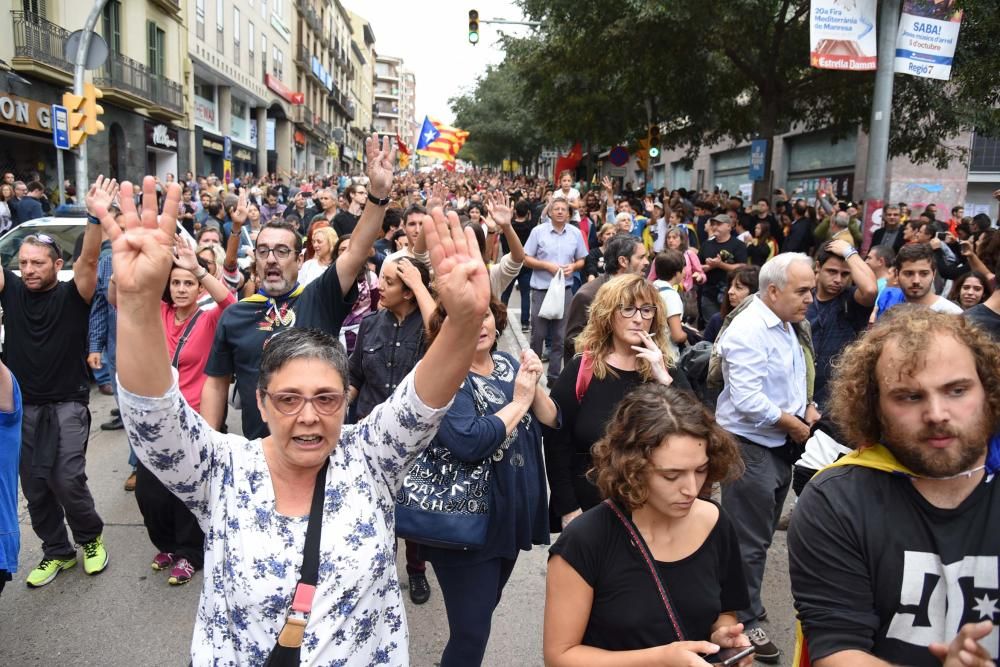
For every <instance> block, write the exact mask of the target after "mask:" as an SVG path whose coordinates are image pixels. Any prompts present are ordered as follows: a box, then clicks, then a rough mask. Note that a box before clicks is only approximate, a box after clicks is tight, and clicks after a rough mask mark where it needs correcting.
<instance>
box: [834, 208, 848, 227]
mask: <svg viewBox="0 0 1000 667" xmlns="http://www.w3.org/2000/svg"><path fill="white" fill-rule="evenodd" d="M830 224H832V225H836V226H837V227H839V228H840V229H847V226H848V225H849V224H851V216H849V215H848V214H847V211H837V213H836V215H834V216H833V217H832V218H830Z"/></svg>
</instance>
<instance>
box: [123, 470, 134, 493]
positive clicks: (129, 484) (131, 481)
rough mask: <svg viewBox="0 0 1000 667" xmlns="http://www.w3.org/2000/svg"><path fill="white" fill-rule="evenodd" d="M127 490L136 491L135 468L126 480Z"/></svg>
mask: <svg viewBox="0 0 1000 667" xmlns="http://www.w3.org/2000/svg"><path fill="white" fill-rule="evenodd" d="M125 490H126V491H135V470H133V471H132V474H131V475H129V476H128V479H126V480H125Z"/></svg>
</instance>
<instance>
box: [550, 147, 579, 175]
mask: <svg viewBox="0 0 1000 667" xmlns="http://www.w3.org/2000/svg"><path fill="white" fill-rule="evenodd" d="M581 160H583V147H582V146H581V145H580V142H579V141H578V142H576V143H575V144H573V148H572V149H570V151H569V153H567V154H566V155H563V156H561V157H560V158H559V159H558V160H556V171H555V175H556V178H559V174H561V173H563V172H564V171H569V172H571V173H573V172H575V171H576V168H577V166H578V165H579V164H580V161H581Z"/></svg>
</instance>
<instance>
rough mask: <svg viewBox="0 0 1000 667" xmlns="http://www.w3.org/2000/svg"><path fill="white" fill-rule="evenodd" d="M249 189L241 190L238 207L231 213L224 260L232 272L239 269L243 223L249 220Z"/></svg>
mask: <svg viewBox="0 0 1000 667" xmlns="http://www.w3.org/2000/svg"><path fill="white" fill-rule="evenodd" d="M247 203H248V202H247V191H246V189H241V190H240V198H239V200H238V201H237V202H236V208H234V209H233V211H232V213H230V214H229V221H230V223H231V226H230V228H229V238H228V239H227V240H226V258H225V259H224V260H223V261H222V268H223V270H224V271H228V272H230V273H232V272H233V271H235V270H236V269H237V264H236V259H237V258H238V257H239V256H240V240H241V239H240V233H241V232H242V230H243V223H245V222H246V221H247V216H248V215H249V212H248V211H247Z"/></svg>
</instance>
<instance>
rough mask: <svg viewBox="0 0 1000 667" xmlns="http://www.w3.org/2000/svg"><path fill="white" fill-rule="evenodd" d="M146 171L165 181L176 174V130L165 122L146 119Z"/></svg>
mask: <svg viewBox="0 0 1000 667" xmlns="http://www.w3.org/2000/svg"><path fill="white" fill-rule="evenodd" d="M145 130H146V173H147V174H152V175H154V176H157V177H159V179H160V181H161V182H164V183H165V182H166V180H167V174H173V175H174V176H175V177H176V176H177V173H178V169H177V130H176V129H175V128H173V127H171V126H169V125H167V124H166V123H151V122H149V121H146V125H145Z"/></svg>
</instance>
